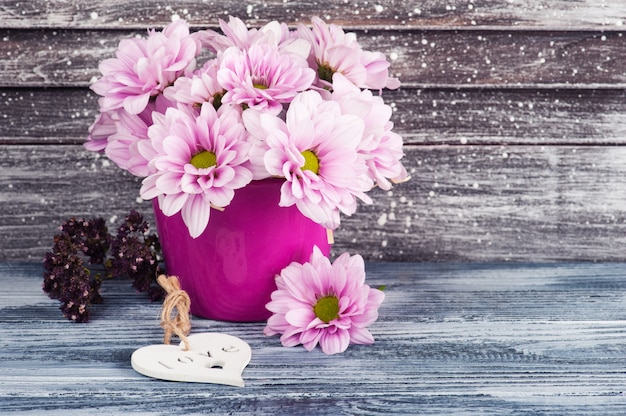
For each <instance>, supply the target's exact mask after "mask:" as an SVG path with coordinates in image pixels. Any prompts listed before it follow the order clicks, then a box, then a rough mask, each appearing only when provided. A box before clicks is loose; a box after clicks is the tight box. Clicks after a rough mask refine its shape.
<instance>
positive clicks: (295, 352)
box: [0, 263, 626, 415]
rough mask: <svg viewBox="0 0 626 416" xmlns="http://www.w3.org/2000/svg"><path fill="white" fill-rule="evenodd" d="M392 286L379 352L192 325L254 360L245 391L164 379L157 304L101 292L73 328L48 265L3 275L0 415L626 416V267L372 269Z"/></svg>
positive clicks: (254, 326) (376, 279) (378, 280)
mask: <svg viewBox="0 0 626 416" xmlns="http://www.w3.org/2000/svg"><path fill="white" fill-rule="evenodd" d="M367 275H368V277H367V280H368V282H369V283H370V284H371V285H375V286H377V285H383V284H384V285H386V289H385V291H386V299H385V302H384V303H383V305H382V306H381V308H380V318H379V320H378V321H377V322H376V323H375V324H374V325H373V326H372V327H371V328H370V329H371V331H372V333H373V334H374V337H375V338H376V342H375V344H373V345H371V346H350V347H349V348H348V350H347V351H346V352H345V353H343V354H339V355H334V356H327V355H325V354H323V353H322V352H321V351H320V350H319V349H316V350H314V351H312V352H307V351H306V350H304V349H303V348H301V347H297V348H284V347H282V346H281V345H280V342H279V339H278V338H276V337H265V336H264V335H263V333H262V331H263V327H264V323H247V324H238V323H226V322H216V321H211V320H206V319H201V318H196V317H194V318H193V320H192V325H193V329H192V333H199V332H215V331H218V332H224V333H228V334H231V335H235V336H238V337H240V338H242V339H243V340H245V341H247V342H248V343H249V344H250V345H251V347H252V360H251V362H250V364H249V365H248V367H247V368H246V369H245V370H244V372H243V377H244V380H245V383H246V386H245V387H243V388H239V387H229V386H222V385H214V384H192V383H179V382H167V381H160V380H155V379H151V378H148V377H145V376H143V375H141V374H139V373H137V372H135V371H134V370H133V369H132V367H131V364H130V356H131V354H132V352H133V351H134V350H135V349H137V348H139V347H142V346H145V345H150V344H159V343H161V342H162V335H163V332H162V330H161V328H160V326H159V313H160V309H161V305H160V304H158V303H150V302H149V301H148V300H147V299H146V298H145V296H144V295H142V294H137V293H135V292H134V291H133V289H132V288H131V286H130V282H129V281H124V280H120V281H106V282H105V283H104V285H103V290H102V294H103V297H104V301H105V303H104V304H102V305H97V306H95V307H94V308H93V313H92V320H91V322H89V323H87V324H75V323H70V322H69V321H67V320H65V319H64V318H63V317H62V316H61V313H60V311H59V310H58V303H57V302H56V301H53V300H50V299H48V298H47V296H46V295H45V294H44V293H43V292H42V290H41V282H42V278H41V265H40V264H37V263H28V264H21V263H2V264H0V363H1V365H0V414H3V415H4V414H7V413H12V412H15V413H17V414H46V415H55V414H59V415H73V414H80V415H85V414H107V415H109V414H111V415H117V414H124V415H126V414H147V415H152V414H154V415H160V414H180V415H189V414H209V413H210V414H244V415H245V414H254V415H257V414H283V415H294V414H297V415H305V414H328V415H331V414H332V415H339V414H382V413H386V414H441V415H455V414H487V415H492V414H493V415H496V414H542V415H543V414H548V415H563V414H576V415H584V414H597V415H618V414H619V415H624V414H626V265H625V264H623V263H595V264H594V263H572V264H518V263H512V264H433V263H430V264H428V263H427V264H420V263H386V264H385V263H368V264H367Z"/></svg>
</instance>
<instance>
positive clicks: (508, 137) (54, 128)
mask: <svg viewBox="0 0 626 416" xmlns="http://www.w3.org/2000/svg"><path fill="white" fill-rule="evenodd" d="M228 13H230V14H232V15H236V16H239V17H241V18H244V19H245V20H246V22H248V23H249V24H250V25H251V26H259V25H261V24H264V23H266V22H268V21H270V20H272V19H278V20H280V21H284V22H287V23H288V24H290V25H291V26H292V27H293V26H294V25H295V24H297V23H301V22H303V23H308V22H309V20H310V17H311V16H313V15H320V16H322V17H323V18H325V19H327V20H328V21H329V22H334V23H338V24H341V25H343V26H344V27H345V28H346V29H347V30H350V31H355V32H356V33H357V35H358V38H359V41H360V42H361V43H362V44H363V45H364V47H365V48H366V49H370V50H379V51H383V52H385V53H386V54H387V55H388V56H389V57H390V59H391V72H392V73H393V74H394V75H395V76H398V77H400V78H401V80H402V82H403V88H402V89H400V90H398V91H385V92H384V95H383V97H384V98H385V100H386V102H389V103H390V104H391V105H392V106H393V108H394V115H393V122H394V124H395V126H396V127H395V128H396V131H397V132H399V133H400V134H402V136H403V137H404V140H405V143H406V145H407V146H406V152H407V158H406V161H407V165H408V167H409V169H410V170H411V173H412V176H413V180H412V181H410V182H408V183H406V184H403V185H401V186H399V187H397V188H396V189H395V190H394V191H393V194H392V195H386V194H383V193H376V192H375V193H374V196H375V200H376V203H375V204H374V205H372V206H361V208H360V209H359V211H358V212H357V214H355V215H354V216H353V217H350V218H344V220H343V225H342V228H341V230H339V231H338V233H337V239H336V241H337V243H336V245H335V250H336V252H341V251H345V250H347V251H350V252H358V253H361V254H362V255H363V256H364V257H366V258H367V259H370V260H379V259H380V260H389V261H407V260H409V261H410V260H428V261H492V260H500V261H505V260H516V261H528V260H532V261H555V260H585V261H587V260H588V261H598V260H606V261H620V260H626V250H623V247H624V239H625V237H624V236H625V235H626V234H625V233H624V227H625V224H626V223H625V221H626V220H625V212H624V211H625V209H624V200H625V197H626V195H625V193H626V184H625V183H624V179H623V178H624V177H625V175H624V174H625V173H626V172H625V168H624V166H625V165H626V153H625V150H624V149H625V147H624V144H625V143H626V99H625V98H626V92H625V91H626V69H625V68H626V54H624V50H626V49H625V48H626V29H624V26H623V23H624V19H626V3H623V2H620V1H614V2H596V1H591V0H576V1H566V0H558V1H551V2H549V4H548V3H546V2H545V1H540V0H491V1H484V0H473V1H467V0H451V1H447V2H440V1H436V0H425V1H422V2H419V4H417V3H415V2H403V1H391V0H381V1H376V2H337V1H329V0H322V1H297V2H293V1H283V0H276V1H263V2H261V1H257V0H251V1H248V2H243V3H241V2H240V3H237V2H197V1H192V0H181V1H177V2H175V4H174V3H173V2H169V1H161V0H152V1H150V0H141V1H137V2H133V3H132V6H129V5H128V3H127V2H121V1H119V0H112V1H109V2H106V5H103V3H102V2H97V1H94V0H87V1H82V0H81V1H79V0H69V1H58V0H52V1H30V2H24V1H17V0H5V1H2V2H0V45H1V47H0V169H1V170H0V212H2V214H1V215H0V233H2V235H3V237H4V239H3V242H1V243H0V260H11V261H17V260H38V259H39V258H41V256H42V255H43V253H44V252H45V250H46V249H47V248H48V246H49V245H50V241H51V238H52V235H53V234H54V232H55V230H56V227H57V226H58V225H59V224H60V223H61V222H62V221H64V220H66V219H67V218H69V217H70V216H74V215H76V216H92V215H98V216H104V217H105V218H107V219H112V220H116V219H118V220H119V219H120V218H121V216H123V215H124V214H126V213H127V212H128V211H129V210H130V209H131V208H134V207H137V208H140V209H142V210H145V211H147V212H148V213H149V208H148V206H147V204H145V203H141V202H140V201H139V200H138V199H137V194H138V189H139V183H138V180H137V179H136V178H132V177H130V176H129V175H124V174H123V173H122V172H120V171H119V169H117V168H116V167H115V166H113V165H112V164H111V163H110V162H108V161H106V159H104V158H99V157H97V156H96V155H91V154H88V153H87V152H85V151H84V150H82V147H81V146H80V145H81V143H82V142H83V141H84V138H85V136H86V134H87V128H88V126H89V125H90V124H91V122H92V121H93V119H94V117H95V115H96V112H97V102H96V98H97V97H96V96H95V94H93V93H91V92H90V91H89V90H88V85H89V84H90V82H92V81H93V80H94V79H95V77H97V76H98V70H97V64H98V62H99V61H101V60H102V59H104V58H107V57H110V56H112V55H113V53H114V50H115V48H116V46H117V44H118V42H119V40H120V39H122V38H125V37H128V36H133V35H135V34H145V31H146V28H147V27H157V28H158V27H162V26H163V25H165V24H167V23H169V22H171V20H172V18H176V17H182V18H185V19H187V20H189V22H190V23H191V25H192V27H193V28H194V29H201V28H205V27H213V28H214V27H215V26H216V22H217V18H218V17H226V16H227V14H228ZM113 223H115V221H112V222H111V224H113Z"/></svg>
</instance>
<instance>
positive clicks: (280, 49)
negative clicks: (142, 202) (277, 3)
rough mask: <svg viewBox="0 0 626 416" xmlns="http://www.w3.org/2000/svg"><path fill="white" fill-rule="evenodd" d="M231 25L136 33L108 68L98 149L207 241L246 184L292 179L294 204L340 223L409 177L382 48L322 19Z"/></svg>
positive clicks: (288, 197)
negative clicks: (364, 44) (215, 214)
mask: <svg viewBox="0 0 626 416" xmlns="http://www.w3.org/2000/svg"><path fill="white" fill-rule="evenodd" d="M220 27H221V30H222V33H218V32H216V31H213V30H202V31H197V32H194V33H191V32H190V30H189V26H188V24H187V23H186V22H185V21H184V20H177V21H175V22H173V23H172V24H170V25H169V26H167V27H166V28H165V29H164V30H163V31H162V32H157V31H154V30H151V31H149V32H148V36H147V38H132V39H124V40H122V41H121V42H120V44H119V47H118V49H117V51H116V57H115V58H111V59H106V60H104V61H102V62H101V64H100V66H99V69H100V72H101V73H102V77H101V78H99V79H98V80H97V81H96V82H95V83H93V85H92V86H91V88H92V89H93V91H95V92H96V93H97V94H98V95H100V96H101V98H100V99H99V106H100V115H99V116H98V118H97V120H96V121H95V122H94V124H93V125H92V126H91V128H90V135H89V140H88V141H87V142H86V144H85V147H86V148H87V149H89V150H92V151H97V152H104V153H105V154H106V155H107V157H108V158H109V159H111V160H112V161H113V162H114V163H115V164H117V165H118V166H119V167H120V168H122V169H126V170H128V171H129V172H130V173H132V174H134V175H136V176H139V177H142V178H144V179H143V182H142V186H141V190H140V194H141V197H142V198H144V199H147V200H150V199H153V198H158V201H159V205H160V208H161V210H162V211H163V213H164V214H165V215H167V216H171V215H175V214H177V213H179V212H180V213H181V216H182V218H183V220H184V222H185V224H186V225H187V228H188V229H189V232H190V234H191V236H193V237H196V236H199V235H200V234H201V233H202V232H203V230H204V229H205V228H206V226H207V224H208V222H209V217H210V212H211V209H214V208H220V209H221V208H224V207H226V206H228V205H229V203H230V202H231V200H232V198H233V196H234V193H235V191H236V190H237V189H240V188H242V187H244V186H246V185H247V184H248V183H250V182H251V181H253V180H261V179H264V178H270V177H274V178H283V179H284V183H283V185H282V187H281V196H280V205H281V206H291V205H296V206H297V207H298V209H299V210H300V211H301V212H302V213H303V214H304V215H305V216H307V217H309V218H311V219H312V220H313V221H315V222H317V223H319V224H321V225H323V226H325V227H327V228H329V229H335V228H337V226H338V225H339V222H340V214H341V213H343V214H346V215H351V214H352V213H354V212H355V211H356V207H357V199H359V200H361V201H364V202H365V203H370V202H371V199H370V198H369V197H368V195H367V194H366V193H367V192H368V191H369V190H371V189H372V188H373V187H375V186H379V187H381V188H383V189H389V188H390V187H391V184H392V182H397V181H403V180H405V179H406V177H407V173H406V170H405V169H404V167H403V166H402V164H401V162H400V159H401V158H402V156H403V151H402V138H401V137H400V136H399V135H398V134H396V133H394V132H393V131H392V128H393V124H392V122H391V121H390V117H391V113H392V109H391V107H390V106H389V105H387V104H385V103H384V102H383V99H382V98H381V97H380V94H378V95H374V94H373V93H372V91H371V90H379V91H381V90H382V89H383V88H391V89H393V88H398V87H399V85H400V83H399V81H398V80H397V79H394V78H390V77H389V73H388V67H389V62H388V61H387V60H386V58H385V56H384V55H383V54H382V53H379V52H369V51H364V50H362V48H361V46H360V45H359V43H358V42H357V40H356V36H355V34H353V33H345V32H344V31H343V30H342V29H341V28H340V27H338V26H335V25H327V24H326V23H324V22H323V21H322V20H321V19H319V18H313V19H312V28H310V27H307V26H305V25H302V24H301V25H299V26H298V27H297V29H293V30H292V29H289V28H288V27H287V25H285V24H280V23H278V22H270V23H268V24H266V25H265V26H263V27H261V28H260V29H248V28H247V27H246V25H245V24H244V23H243V22H242V21H241V20H239V19H236V18H232V17H231V18H230V19H229V21H228V22H224V21H221V20H220ZM200 56H208V57H207V58H206V59H207V60H206V62H204V64H203V65H202V66H198V65H197V60H198V59H199V58H200Z"/></svg>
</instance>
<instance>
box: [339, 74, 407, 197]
mask: <svg viewBox="0 0 626 416" xmlns="http://www.w3.org/2000/svg"><path fill="white" fill-rule="evenodd" d="M332 90H333V92H332V99H333V100H334V101H336V102H337V103H339V105H340V107H341V111H342V112H343V113H344V114H353V115H355V116H357V117H359V118H361V119H362V120H363V121H364V123H365V129H364V132H363V138H362V139H361V141H360V143H359V144H358V146H357V150H358V152H359V155H360V156H361V157H362V158H363V160H365V163H366V164H367V167H368V174H369V176H370V178H372V180H373V181H374V182H375V183H376V185H378V186H379V187H381V188H382V189H385V190H389V189H391V182H390V181H389V179H391V181H392V182H396V183H397V182H402V181H404V180H406V179H407V177H408V176H407V172H406V170H405V168H404V166H403V165H402V163H401V162H400V159H402V157H403V156H404V152H403V150H402V144H403V143H402V137H400V135H398V134H397V133H394V132H393V131H391V129H393V123H392V122H391V121H390V119H391V114H392V110H391V107H390V106H388V105H386V104H385V103H384V102H383V99H382V98H381V97H379V96H375V95H373V94H372V92H371V91H370V90H361V89H359V88H358V87H356V86H355V85H354V84H352V83H351V82H350V81H348V80H347V79H346V77H345V76H343V75H342V74H341V73H338V72H337V73H335V74H334V75H333V87H332Z"/></svg>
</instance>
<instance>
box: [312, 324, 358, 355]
mask: <svg viewBox="0 0 626 416" xmlns="http://www.w3.org/2000/svg"><path fill="white" fill-rule="evenodd" d="M319 344H320V347H321V348H322V351H323V352H324V353H325V354H329V355H330V354H337V353H340V352H344V351H345V350H346V349H347V348H348V345H350V333H349V332H348V331H347V330H345V329H340V330H338V331H337V332H335V333H334V334H329V333H327V332H324V333H323V334H322V336H321V337H320V340H319Z"/></svg>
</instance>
